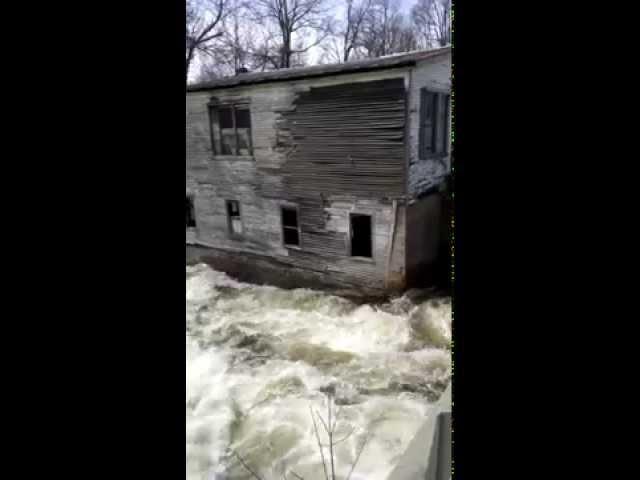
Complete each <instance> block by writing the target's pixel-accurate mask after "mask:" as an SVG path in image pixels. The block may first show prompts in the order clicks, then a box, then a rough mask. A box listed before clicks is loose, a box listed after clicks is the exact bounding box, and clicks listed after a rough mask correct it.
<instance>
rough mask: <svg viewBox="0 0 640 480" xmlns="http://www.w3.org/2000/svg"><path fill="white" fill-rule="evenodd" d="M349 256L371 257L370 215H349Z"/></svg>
mask: <svg viewBox="0 0 640 480" xmlns="http://www.w3.org/2000/svg"><path fill="white" fill-rule="evenodd" d="M351 256H352V257H367V258H371V257H372V256H373V255H372V237H371V215H360V214H351Z"/></svg>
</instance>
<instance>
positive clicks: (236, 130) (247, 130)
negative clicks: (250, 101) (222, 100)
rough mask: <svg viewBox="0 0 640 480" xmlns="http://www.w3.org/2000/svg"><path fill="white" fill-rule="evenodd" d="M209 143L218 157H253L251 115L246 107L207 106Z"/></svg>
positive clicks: (234, 105)
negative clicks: (209, 130) (209, 126)
mask: <svg viewBox="0 0 640 480" xmlns="http://www.w3.org/2000/svg"><path fill="white" fill-rule="evenodd" d="M209 120H210V125H211V142H212V147H213V151H214V152H215V153H218V154H220V155H253V147H252V145H251V113H250V111H249V107H248V106H247V105H240V104H232V105H218V104H216V103H213V104H209Z"/></svg>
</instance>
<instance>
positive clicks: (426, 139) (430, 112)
mask: <svg viewBox="0 0 640 480" xmlns="http://www.w3.org/2000/svg"><path fill="white" fill-rule="evenodd" d="M449 103H450V95H447V94H445V93H438V92H431V91H429V90H427V89H426V88H423V89H421V90H420V137H419V147H418V148H419V155H420V159H422V160H424V159H427V158H430V157H434V156H439V155H446V154H447V153H449V135H450V134H449V110H450V106H449Z"/></svg>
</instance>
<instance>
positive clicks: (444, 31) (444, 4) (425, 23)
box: [411, 0, 451, 48]
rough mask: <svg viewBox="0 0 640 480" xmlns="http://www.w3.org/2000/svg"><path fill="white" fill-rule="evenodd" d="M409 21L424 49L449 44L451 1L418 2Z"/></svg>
mask: <svg viewBox="0 0 640 480" xmlns="http://www.w3.org/2000/svg"><path fill="white" fill-rule="evenodd" d="M411 19H412V20H413V23H414V25H415V26H416V29H417V30H418V32H419V36H420V40H421V43H422V46H424V47H425V48H429V47H444V46H445V45H448V44H449V43H451V0H418V1H417V3H416V4H415V5H414V6H413V7H412V9H411Z"/></svg>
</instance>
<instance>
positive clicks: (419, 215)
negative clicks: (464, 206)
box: [406, 192, 443, 286]
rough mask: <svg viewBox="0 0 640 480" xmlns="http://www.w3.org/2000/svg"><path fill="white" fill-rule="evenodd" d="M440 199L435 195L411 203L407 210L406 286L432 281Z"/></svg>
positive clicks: (439, 226)
mask: <svg viewBox="0 0 640 480" xmlns="http://www.w3.org/2000/svg"><path fill="white" fill-rule="evenodd" d="M442 204H443V202H442V196H441V194H440V193H439V192H434V193H431V194H428V195H426V196H424V197H422V198H420V199H418V200H412V201H411V202H410V203H409V205H408V206H407V243H406V255H407V259H406V269H407V283H408V284H409V285H412V286H423V285H428V284H430V283H432V282H433V281H434V276H435V273H436V272H435V271H434V268H435V266H436V261H437V260H438V258H439V254H440V253H441V252H440V248H441V225H442V214H443V208H442Z"/></svg>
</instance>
